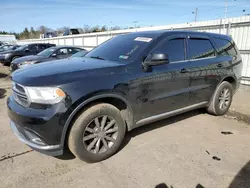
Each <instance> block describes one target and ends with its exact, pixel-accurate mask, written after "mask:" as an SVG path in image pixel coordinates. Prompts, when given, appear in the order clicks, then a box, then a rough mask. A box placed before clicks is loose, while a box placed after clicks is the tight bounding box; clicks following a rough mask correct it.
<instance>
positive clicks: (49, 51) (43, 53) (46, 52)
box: [37, 47, 56, 57]
mask: <svg viewBox="0 0 250 188" xmlns="http://www.w3.org/2000/svg"><path fill="white" fill-rule="evenodd" d="M55 50H56V48H54V47H52V48H47V49H45V50H43V51H41V52H40V53H39V54H37V55H39V56H44V57H49V56H50V55H51V54H53V53H54V52H55Z"/></svg>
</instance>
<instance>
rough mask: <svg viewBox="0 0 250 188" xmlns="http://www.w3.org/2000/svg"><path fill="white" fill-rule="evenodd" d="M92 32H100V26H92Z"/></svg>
mask: <svg viewBox="0 0 250 188" xmlns="http://www.w3.org/2000/svg"><path fill="white" fill-rule="evenodd" d="M91 32H93V33H95V32H100V28H99V26H98V25H97V26H94V27H92V28H91Z"/></svg>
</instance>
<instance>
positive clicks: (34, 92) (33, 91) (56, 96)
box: [25, 87, 66, 104]
mask: <svg viewBox="0 0 250 188" xmlns="http://www.w3.org/2000/svg"><path fill="white" fill-rule="evenodd" d="M25 88H26V91H27V93H28V96H29V99H30V102H33V103H40V104H55V103H58V102H60V101H61V100H63V99H64V98H65V96H66V94H65V93H64V92H63V91H62V90H61V89H59V88H56V87H25Z"/></svg>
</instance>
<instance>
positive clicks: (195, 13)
mask: <svg viewBox="0 0 250 188" xmlns="http://www.w3.org/2000/svg"><path fill="white" fill-rule="evenodd" d="M192 14H194V21H195V22H197V16H198V8H196V9H195V12H192Z"/></svg>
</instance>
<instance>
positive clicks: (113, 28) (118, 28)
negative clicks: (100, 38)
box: [112, 26, 121, 30]
mask: <svg viewBox="0 0 250 188" xmlns="http://www.w3.org/2000/svg"><path fill="white" fill-rule="evenodd" d="M120 29H121V27H120V26H115V27H112V30H120Z"/></svg>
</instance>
